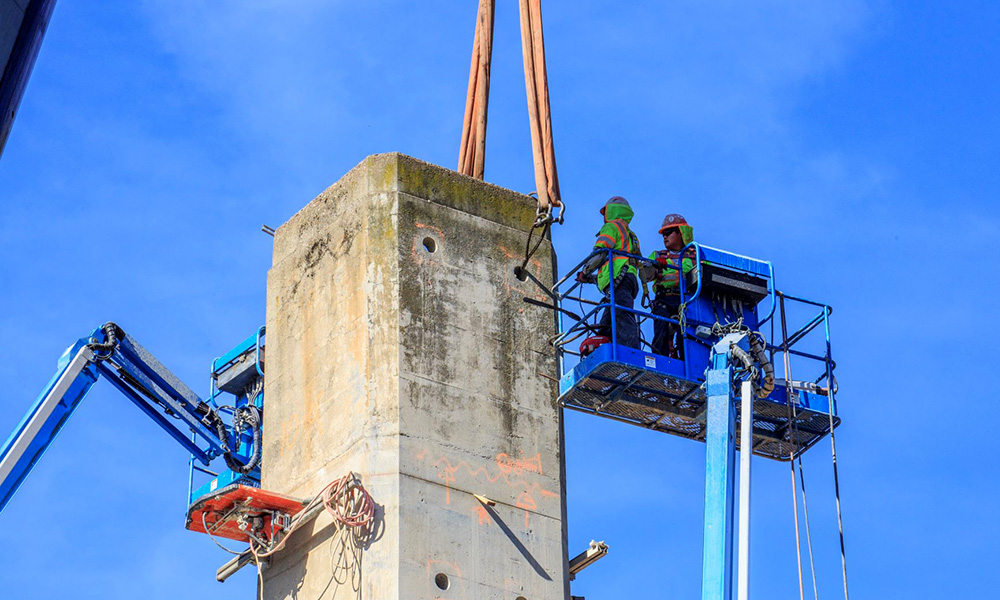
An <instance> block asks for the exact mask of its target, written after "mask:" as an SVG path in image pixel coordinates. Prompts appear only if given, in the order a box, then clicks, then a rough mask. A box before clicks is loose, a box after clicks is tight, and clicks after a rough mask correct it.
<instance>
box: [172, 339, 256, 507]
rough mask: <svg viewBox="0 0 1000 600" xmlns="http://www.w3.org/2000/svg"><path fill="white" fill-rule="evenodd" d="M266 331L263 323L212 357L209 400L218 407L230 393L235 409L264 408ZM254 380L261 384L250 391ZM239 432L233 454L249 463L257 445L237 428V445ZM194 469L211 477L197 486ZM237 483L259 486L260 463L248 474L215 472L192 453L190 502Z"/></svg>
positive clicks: (189, 472)
mask: <svg viewBox="0 0 1000 600" xmlns="http://www.w3.org/2000/svg"><path fill="white" fill-rule="evenodd" d="M264 332H265V329H264V327H260V328H259V329H258V330H257V332H256V333H254V334H253V335H251V336H249V337H248V338H247V339H245V340H243V341H242V342H240V343H239V344H237V345H236V347H234V348H233V349H232V350H230V351H229V352H227V353H225V354H223V355H222V356H220V357H219V358H216V359H215V360H214V361H212V372H211V375H210V379H211V383H210V390H211V391H210V393H209V396H208V401H209V403H211V404H212V406H213V407H215V408H216V409H219V408H220V407H219V404H218V402H217V399H218V398H219V397H220V396H221V395H222V394H226V393H228V394H231V395H233V396H235V400H234V403H233V409H234V410H240V409H242V408H243V407H245V406H247V405H249V404H253V405H254V406H256V407H257V408H258V409H260V410H263V408H264V390H263V379H264ZM253 381H259V382H260V383H261V386H260V387H259V388H258V389H257V390H256V393H248V389H247V388H248V385H249V384H251V383H252V382H253ZM220 382H221V383H220ZM236 436H239V438H240V439H239V442H240V443H239V447H238V449H236V450H234V451H233V455H234V456H235V457H236V458H237V459H238V460H240V461H241V462H243V463H245V464H246V463H248V462H249V461H250V460H251V454H252V452H253V450H254V449H255V448H254V440H253V435H252V433H251V432H250V431H248V430H241V431H239V432H235V433H234V434H233V435H232V440H231V441H232V442H233V445H234V446H236V444H235V441H236V439H235V437H236ZM257 443H258V444H259V443H260V441H259V440H258V441H257ZM258 450H259V449H258ZM195 473H200V474H204V475H208V476H209V477H211V479H209V480H208V481H207V482H204V483H202V484H201V485H199V486H198V487H197V488H195V487H194V483H195V478H196V475H195ZM234 484H237V485H244V486H249V487H256V488H259V487H260V466H259V465H258V466H256V467H255V468H254V469H253V470H252V471H251V472H250V473H246V474H243V473H237V472H236V471H233V470H232V469H224V470H222V471H219V472H215V471H212V470H210V469H207V468H205V467H204V466H202V465H199V464H198V461H197V457H196V456H195V455H194V454H192V455H191V459H190V461H189V470H188V504H194V503H195V502H197V501H198V500H199V499H200V498H202V497H204V496H206V495H208V494H211V493H213V492H215V491H216V490H220V489H223V488H225V487H227V486H230V485H234Z"/></svg>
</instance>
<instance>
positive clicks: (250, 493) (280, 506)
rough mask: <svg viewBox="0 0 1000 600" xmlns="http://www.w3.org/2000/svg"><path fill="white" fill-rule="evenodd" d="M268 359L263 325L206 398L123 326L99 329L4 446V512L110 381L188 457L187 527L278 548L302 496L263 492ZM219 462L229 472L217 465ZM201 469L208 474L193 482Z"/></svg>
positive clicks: (64, 362)
mask: <svg viewBox="0 0 1000 600" xmlns="http://www.w3.org/2000/svg"><path fill="white" fill-rule="evenodd" d="M263 359H264V328H263V327H261V328H260V329H259V330H258V331H257V332H256V333H254V334H253V335H251V336H250V337H248V338H247V339H246V340H244V341H243V342H241V343H240V344H239V345H237V346H236V347H235V348H233V349H232V350H231V351H229V352H228V353H226V354H225V355H224V356H222V357H220V358H218V359H216V360H215V361H213V363H212V373H211V394H210V395H209V397H208V400H207V401H205V400H202V399H201V398H199V397H198V395H197V394H195V393H194V392H193V391H192V390H191V389H190V388H189V387H188V386H187V385H185V384H184V383H183V382H182V381H181V380H180V379H178V378H177V376H175V375H174V374H173V373H172V372H170V370H168V369H167V368H166V367H165V366H163V364H162V363H160V361H158V360H157V359H156V358H155V357H154V356H153V355H152V354H151V353H150V352H149V351H147V350H146V349H145V348H143V347H142V346H141V345H140V344H139V343H138V342H137V341H136V340H135V339H134V338H133V337H132V336H130V335H128V334H127V333H125V332H124V331H122V329H121V328H120V327H118V326H117V325H116V324H114V323H107V324H106V325H104V326H102V327H99V328H97V329H95V330H94V331H93V332H92V333H91V334H90V335H89V336H87V337H84V338H81V339H79V340H77V341H76V342H75V343H74V344H73V345H71V346H70V347H69V348H68V349H67V350H66V352H65V353H63V355H62V357H61V358H60V359H59V362H58V366H57V369H56V373H55V375H54V376H53V377H52V379H51V380H50V381H49V383H48V385H46V386H45V388H44V389H43V390H42V393H41V394H40V395H39V396H38V399H37V400H35V403H34V404H33V405H32V406H31V408H30V409H29V410H28V412H27V414H25V416H24V418H23V419H22V420H21V422H20V423H19V424H18V426H17V428H16V429H15V430H14V432H13V433H12V434H11V435H10V437H8V438H7V441H6V442H5V443H4V445H3V447H2V450H0V511H2V510H3V508H4V507H5V506H6V505H7V503H8V502H9V501H10V499H11V497H12V496H13V495H14V493H15V492H16V491H17V489H18V487H20V485H21V484H22V483H23V482H24V479H25V478H26V477H27V476H28V474H29V473H30V472H31V469H32V468H33V467H34V466H35V464H37V462H38V460H39V459H40V458H41V457H42V455H43V454H44V453H45V450H46V449H48V447H49V446H50V445H51V444H52V442H53V440H55V438H56V436H57V435H58V433H59V431H60V430H61V429H62V427H63V426H64V425H65V424H66V422H67V420H68V419H69V418H70V416H71V415H72V414H73V412H74V411H75V410H76V408H77V407H78V406H79V404H80V402H81V401H82V400H83V398H84V397H85V396H86V395H87V392H88V391H90V389H91V387H92V386H93V385H94V383H96V382H97V380H98V379H99V378H101V377H103V378H104V379H106V380H108V381H109V382H110V383H111V384H112V385H113V386H114V387H115V388H116V389H118V391H120V392H121V393H122V394H124V395H125V397H126V398H128V399H129V400H131V401H132V403H133V404H135V405H136V407H138V408H139V410H141V411H142V412H143V413H145V414H146V415H147V416H148V417H149V418H150V419H152V420H153V422H155V423H156V424H157V425H159V426H160V428H162V429H163V430H164V431H165V432H166V433H167V434H168V435H169V436H170V437H172V438H173V439H174V440H175V441H176V442H177V443H178V444H180V445H181V446H182V447H184V448H185V449H186V450H187V451H188V452H189V453H190V461H189V462H190V473H189V477H188V493H187V496H186V500H187V503H188V505H189V506H188V511H187V528H188V529H191V530H193V531H201V532H207V533H210V534H212V535H216V536H221V537H226V538H230V539H236V540H241V541H250V540H251V539H253V540H254V541H256V542H257V544H258V546H259V547H260V548H262V549H266V548H268V547H270V546H273V544H274V543H275V542H276V541H277V539H278V538H281V537H282V534H283V533H284V532H285V531H286V528H287V527H288V526H289V523H290V521H291V519H292V517H294V516H295V515H296V514H297V513H298V512H299V511H301V509H302V507H303V506H304V502H302V501H301V500H298V499H294V498H288V497H286V496H282V495H281V494H276V493H273V492H267V491H264V490H260V489H259V488H260V464H261V445H262V444H261V416H262V411H263V406H264V397H263V376H264V369H263V367H264V361H263ZM223 394H226V395H227V396H228V397H230V398H231V399H232V404H230V405H225V404H220V403H219V400H220V399H221V398H222V396H223ZM217 459H222V460H223V461H224V462H225V465H226V467H227V468H226V469H222V470H220V471H218V472H217V471H212V470H210V467H211V465H212V463H213V461H215V460H217ZM196 475H197V476H199V477H202V478H203V477H204V475H208V476H209V477H210V479H209V480H208V481H207V482H205V483H204V484H203V485H200V486H199V487H197V488H195V485H194V484H195V477H196Z"/></svg>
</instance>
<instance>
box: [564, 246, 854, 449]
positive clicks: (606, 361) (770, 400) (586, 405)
mask: <svg viewBox="0 0 1000 600" xmlns="http://www.w3.org/2000/svg"><path fill="white" fill-rule="evenodd" d="M602 252H607V254H608V260H609V261H610V260H611V257H612V256H614V255H619V256H629V257H630V258H632V259H633V260H634V264H636V265H637V266H639V267H640V268H642V266H643V265H649V266H650V268H663V267H656V266H654V265H655V263H653V262H652V261H650V260H648V259H646V258H645V257H642V256H638V255H629V254H625V253H623V252H620V251H615V250H607V251H602ZM685 253H690V254H691V255H693V258H694V261H695V268H694V269H693V271H692V272H691V274H690V279H689V278H688V277H680V279H679V281H680V301H681V303H682V306H683V316H682V318H681V319H680V320H675V319H669V318H664V317H661V316H657V315H654V314H653V313H651V312H649V311H646V310H642V309H641V308H638V309H632V310H628V309H624V308H621V307H618V309H617V310H616V311H613V313H621V312H622V311H627V312H631V313H632V314H634V315H635V317H636V319H637V321H639V322H640V324H643V323H649V322H652V321H653V320H657V319H658V320H661V321H666V322H670V323H674V324H676V325H677V326H678V327H680V328H682V329H683V331H684V334H685V335H684V336H683V342H682V343H683V354H682V355H683V357H684V358H683V359H679V358H669V357H666V356H662V355H659V354H654V353H652V351H651V349H650V348H649V346H648V344H645V350H646V351H644V350H639V349H633V348H629V347H626V346H623V345H621V344H618V343H616V340H615V339H614V338H612V342H611V343H606V344H603V345H601V346H599V347H598V348H597V349H596V350H595V351H594V352H593V353H591V354H590V355H588V356H585V357H581V356H580V354H579V353H578V352H575V351H574V350H573V349H571V348H569V347H568V345H569V343H571V342H573V341H575V340H578V339H580V338H581V337H582V336H583V335H585V334H586V332H587V331H588V328H590V329H591V330H592V329H593V327H594V324H595V323H596V321H597V318H598V316H599V313H600V312H601V311H603V310H605V309H607V308H608V307H609V306H610V305H611V304H612V303H613V302H614V300H613V295H614V290H613V287H614V286H611V287H610V288H609V290H608V292H609V295H607V296H605V297H603V298H601V299H599V300H596V301H595V300H593V299H590V298H586V297H585V295H584V288H582V287H581V286H582V285H583V284H581V283H579V282H577V281H575V278H574V277H573V276H574V274H575V273H576V272H577V271H579V270H580V268H581V267H582V266H583V265H584V264H585V263H586V262H587V261H586V260H584V261H583V262H581V263H580V264H579V265H577V267H575V268H574V269H573V270H571V271H570V272H569V273H568V274H567V275H566V276H565V277H563V278H562V279H561V280H560V281H559V282H557V283H556V285H555V286H553V288H552V291H553V295H554V297H555V300H556V302H557V303H558V306H560V307H564V306H565V305H566V304H567V303H570V302H573V303H576V302H579V303H580V304H581V306H583V305H587V306H588V307H590V310H589V311H588V312H587V313H586V314H585V315H584V316H583V317H582V318H581V320H580V321H577V322H575V323H573V324H572V325H570V326H568V327H566V326H565V324H564V323H565V319H564V317H563V316H562V315H560V317H559V335H558V336H557V337H556V338H555V344H556V346H557V347H558V348H560V349H561V350H562V353H561V355H562V364H563V373H562V377H561V379H560V382H559V401H560V402H561V403H562V405H563V406H565V407H566V408H569V409H571V410H577V411H581V412H586V413H590V414H596V415H599V416H602V417H606V418H610V419H614V420H617V421H622V422H625V423H631V424H634V425H638V426H640V427H645V428H647V429H653V430H656V431H663V432H665V433H670V434H673V435H678V436H681V437H685V438H689V439H695V440H699V441H704V440H705V436H706V423H705V416H706V414H705V413H706V409H707V404H706V401H707V396H706V392H705V386H704V382H705V373H706V370H707V369H708V368H709V360H710V353H711V348H712V345H713V344H714V343H715V342H716V341H718V339H719V335H718V334H717V333H713V326H716V331H718V326H719V325H726V324H727V323H728V324H734V323H739V324H741V325H742V327H743V328H744V329H745V330H749V331H759V330H760V329H761V328H762V326H764V325H765V324H767V323H769V322H770V324H771V325H772V329H773V325H774V321H775V316H776V314H777V315H778V316H779V317H782V319H783V318H784V316H785V312H784V311H785V303H786V301H788V302H794V303H797V304H800V305H803V306H806V307H812V308H818V309H820V311H819V314H817V315H816V316H815V317H813V318H812V319H809V320H807V321H806V323H805V324H804V325H803V326H802V327H800V328H799V329H798V330H796V331H795V332H794V333H792V334H790V335H788V336H787V337H786V338H785V339H783V340H782V343H781V344H777V345H776V344H773V343H772V344H768V345H767V346H766V348H767V351H768V355H769V357H770V360H771V362H772V363H774V359H775V357H776V356H777V357H780V358H784V356H783V354H782V353H783V352H786V351H787V353H788V355H789V356H795V357H796V360H797V361H799V363H801V362H803V361H804V362H807V363H811V364H812V366H813V368H814V369H815V367H819V375H818V377H816V378H815V379H814V380H807V381H793V382H792V383H791V388H792V389H791V391H789V384H788V383H786V382H785V381H784V380H778V381H777V382H776V384H775V386H774V390H773V391H772V392H771V393H769V394H768V395H767V396H766V397H763V398H760V397H758V398H757V399H756V400H755V402H754V411H753V412H754V417H753V421H754V422H753V452H754V454H757V455H760V456H764V457H767V458H772V459H776V460H791V459H792V458H794V457H796V456H798V455H799V454H801V453H802V452H804V451H805V450H807V449H808V448H809V447H811V446H812V445H814V444H815V443H816V442H817V441H819V440H820V439H821V438H822V437H823V436H824V435H826V434H827V433H829V431H830V426H831V423H832V424H833V426H834V427H836V426H837V425H839V423H840V419H839V417H837V415H836V402H835V401H834V400H833V394H834V393H835V392H831V390H830V388H831V387H833V388H834V389H835V388H836V386H835V385H834V386H830V385H829V384H827V385H825V386H824V385H823V382H829V381H831V380H833V369H834V366H835V363H834V362H833V359H832V357H831V355H830V343H829V316H830V313H831V309H830V307H829V306H827V305H824V304H821V303H817V302H812V301H809V300H805V299H801V298H795V297H792V296H788V295H786V294H782V293H781V292H778V291H777V290H776V289H775V286H774V268H773V267H772V265H771V263H769V262H766V261H761V260H756V259H753V258H749V257H746V256H741V255H738V254H733V253H730V252H726V251H723V250H719V249H716V248H710V247H707V246H702V245H699V244H697V243H692V244H689V245H688V246H687V247H686V248H685V250H684V252H682V255H685ZM588 258H589V257H588ZM667 268H674V269H677V267H675V266H668V267H667ZM705 273H709V274H710V275H709V276H706V275H705ZM708 277H712V278H714V279H715V280H716V281H723V282H724V284H725V286H727V287H726V288H725V289H727V290H730V292H727V293H720V292H718V291H716V292H712V291H711V289H712V287H711V286H712V282H711V281H709V280H708ZM563 288H565V289H564V291H563ZM717 289H718V288H716V290H717ZM744 292H745V293H744ZM748 298H749V300H748ZM757 298H762V299H761V300H759V302H758V301H754V300H755V299H757ZM616 321H617V315H615V314H613V315H612V327H611V330H612V336H613V335H614V333H613V332H614V331H615V324H616ZM820 325H823V330H824V332H825V335H826V337H825V348H826V353H825V354H824V355H818V354H812V353H809V352H804V351H802V350H800V349H798V348H796V347H795V344H796V343H797V342H799V341H800V340H802V339H803V338H805V337H806V336H807V335H808V334H809V333H810V332H812V331H814V330H815V329H817V328H818V327H819V326H820ZM772 337H773V335H772ZM574 356H575V357H578V358H579V360H573V358H572V357H574ZM831 417H832V418H831ZM739 425H740V424H739V423H738V424H737V427H739ZM737 439H739V437H738V436H737Z"/></svg>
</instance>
